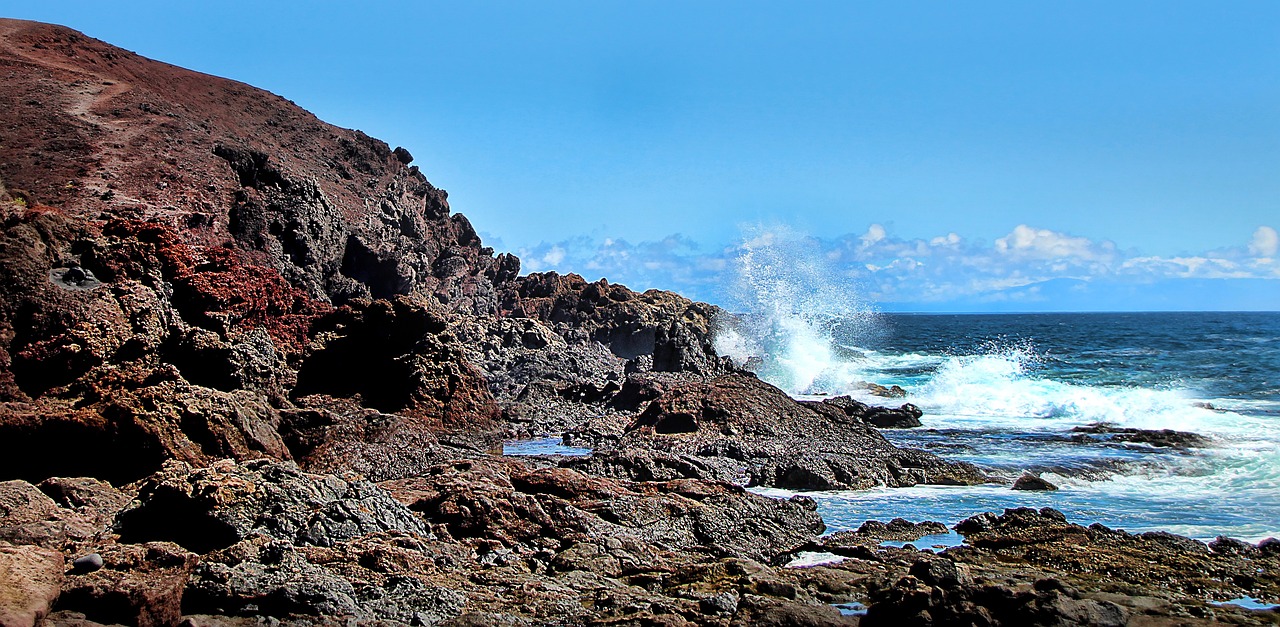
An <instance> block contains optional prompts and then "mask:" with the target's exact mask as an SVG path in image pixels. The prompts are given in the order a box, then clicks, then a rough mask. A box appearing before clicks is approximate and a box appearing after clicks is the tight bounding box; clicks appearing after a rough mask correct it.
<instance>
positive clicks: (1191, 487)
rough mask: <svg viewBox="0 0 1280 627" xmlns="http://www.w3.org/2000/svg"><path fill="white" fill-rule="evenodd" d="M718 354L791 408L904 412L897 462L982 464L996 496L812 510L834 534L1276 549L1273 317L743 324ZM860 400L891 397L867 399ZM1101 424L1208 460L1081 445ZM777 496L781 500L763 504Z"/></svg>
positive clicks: (852, 496) (868, 496) (760, 319)
mask: <svg viewBox="0 0 1280 627" xmlns="http://www.w3.org/2000/svg"><path fill="white" fill-rule="evenodd" d="M717 346H718V349H719V350H720V351H721V352H722V353H724V354H729V355H730V356H734V357H736V358H738V359H739V360H741V361H744V362H745V361H746V360H747V359H751V367H752V369H753V370H755V371H756V372H757V373H758V374H759V375H760V376H761V378H763V379H765V380H767V381H769V382H771V383H773V384H775V385H777V386H779V387H781V388H783V389H784V390H786V391H787V392H789V393H790V394H792V395H793V396H795V397H797V398H823V397H826V396H832V395H839V394H849V395H851V396H854V397H855V398H858V399H860V400H863V401H865V402H869V403H873V404H880V405H896V404H900V403H904V402H910V403H913V404H915V405H916V406H918V407H920V408H921V409H922V410H923V411H924V417H923V418H922V422H923V423H924V424H923V426H922V427H919V428H915V429H897V430H893V429H889V430H884V431H883V433H884V434H885V436H886V437H887V438H889V439H890V440H891V441H893V442H894V443H895V444H897V445H899V446H906V447H914V448H921V449H925V450H928V451H932V452H934V453H936V454H938V455H940V456H942V457H944V458H947V459H954V460H964V461H969V462H972V463H974V464H977V465H978V466H979V467H981V468H983V469H984V470H986V471H987V472H988V473H990V474H992V475H995V476H998V477H1002V478H1004V479H1008V480H1012V479H1014V478H1016V477H1017V476H1019V475H1021V474H1022V473H1024V472H1033V473H1037V474H1040V475H1041V476H1042V477H1044V478H1045V479H1048V480H1049V481H1051V482H1052V483H1054V484H1056V485H1058V486H1059V488H1060V489H1059V490H1057V491H1054V492H1025V491H1014V490H1011V489H1010V488H1009V486H1008V485H995V484H993V485H984V486H974V487H942V486H927V487H914V488H899V489H880V490H869V491H857V492H827V493H809V494H810V495H811V496H814V497H815V498H817V500H818V502H819V509H820V512H821V513H822V514H823V516H824V518H825V519H826V521H827V524H828V526H829V527H830V528H831V529H832V530H840V529H852V528H857V527H858V526H859V525H861V524H862V522H863V521H865V520H869V519H878V520H889V519H891V518H894V517H902V518H907V519H909V520H913V521H919V520H937V521H940V522H944V523H947V524H948V525H951V524H954V523H956V522H959V521H960V520H963V519H964V518H966V517H968V516H971V515H973V514H977V513H980V512H983V511H995V512H999V511H1001V510H1003V509H1004V508H1007V507H1018V506H1031V507H1045V506H1048V507H1053V508H1056V509H1059V510H1061V511H1062V512H1064V513H1065V514H1066V515H1067V516H1068V517H1069V518H1070V519H1071V520H1072V521H1073V522H1078V523H1081V524H1090V523H1094V522H1097V523H1102V524H1104V525H1107V526H1109V527H1113V528H1121V529H1125V530H1127V531H1131V532H1142V531H1154V530H1164V531H1170V532H1173V533H1178V534H1182V535H1187V536H1190V537H1194V538H1201V539H1211V538H1213V537H1216V536H1219V535H1228V536H1232V537H1237V538H1242V539H1246V540H1250V541H1255V542H1256V541H1257V540H1260V539H1262V538H1265V537H1268V536H1280V313H1073V314H992V315H986V314H963V315H959V314H958V315H932V314H930V315H923V314H876V313H870V312H863V313H859V314H856V315H848V314H845V315H824V314H821V313H820V312H819V313H816V314H806V315H801V314H800V313H796V312H795V311H793V310H791V309H787V310H786V312H785V313H784V314H781V315H780V314H778V312H777V311H775V312H772V313H771V314H769V315H761V314H755V315H754V316H748V317H746V318H745V319H744V322H743V324H741V325H738V326H736V327H734V328H726V329H725V330H723V331H722V332H721V334H720V338H719V340H718V342H717ZM865 383H876V384H879V385H884V386H892V385H897V386H900V387H902V388H903V389H904V390H905V392H906V396H905V397H904V398H894V399H887V398H880V397H876V396H873V395H872V394H871V393H870V392H869V391H868V390H867V389H866V386H865ZM1095 423H1108V424H1111V425H1114V426H1117V427H1132V428H1140V429H1175V430H1179V431H1189V432H1193V433H1197V434H1201V435H1205V436H1209V437H1211V438H1212V445H1211V446H1209V447H1206V448H1193V449H1189V450H1172V449H1167V448H1157V447H1152V446H1149V445H1144V444H1125V443H1117V442H1089V443H1081V442H1078V441H1076V440H1074V439H1073V437H1072V436H1073V435H1075V434H1074V433H1073V432H1072V429H1073V428H1075V427H1083V426H1087V425H1091V424H1095ZM761 492H763V493H765V494H773V495H776V496H785V495H786V494H788V493H786V492H783V491H779V490H761Z"/></svg>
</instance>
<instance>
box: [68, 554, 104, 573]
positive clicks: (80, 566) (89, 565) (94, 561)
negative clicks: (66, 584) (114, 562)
mask: <svg viewBox="0 0 1280 627" xmlns="http://www.w3.org/2000/svg"><path fill="white" fill-rule="evenodd" d="M71 568H72V569H73V570H74V571H75V572H78V573H91V572H93V571H95V570H98V569H99V568H102V556H101V555H98V554H97V553H90V554H88V555H82V556H80V557H77V558H76V559H75V560H73V561H72V562H71Z"/></svg>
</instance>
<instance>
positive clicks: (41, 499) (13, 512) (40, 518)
mask: <svg viewBox="0 0 1280 627" xmlns="http://www.w3.org/2000/svg"><path fill="white" fill-rule="evenodd" d="M101 530H102V525H98V524H95V521H94V520H93V519H92V518H86V517H85V516H82V515H80V514H78V513H76V512H74V511H71V510H67V509H63V508H60V507H58V504H57V503H55V502H54V501H53V499H50V498H49V497H48V496H45V494H44V493H43V492H41V491H40V490H39V489H38V488H36V487H35V486H33V485H31V484H30V483H27V482H26V481H3V482H0V541H7V542H12V543H14V544H33V545H37V546H41V547H44V548H49V549H55V550H56V549H62V548H64V547H66V546H69V545H72V544H75V543H77V542H84V541H87V540H89V539H90V538H92V537H93V536H94V535H95V534H96V533H98V532H99V531H101Z"/></svg>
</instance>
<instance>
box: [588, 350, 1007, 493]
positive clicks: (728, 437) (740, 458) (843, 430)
mask: <svg viewBox="0 0 1280 627" xmlns="http://www.w3.org/2000/svg"><path fill="white" fill-rule="evenodd" d="M628 388H630V389H628ZM628 395H629V396H633V397H636V398H642V397H646V396H652V397H653V398H652V400H649V401H648V404H647V405H645V408H644V410H643V411H641V412H640V413H639V414H638V415H637V416H636V417H635V418H634V419H633V420H632V421H631V422H630V423H629V424H626V425H625V427H622V428H621V429H619V427H620V425H619V423H618V421H616V420H612V419H610V418H608V417H605V418H601V419H598V420H595V421H593V422H591V423H588V424H587V425H586V426H585V427H584V428H582V429H579V430H576V431H573V432H570V434H569V437H570V438H571V439H572V441H585V442H593V443H594V444H596V446H598V447H601V448H604V449H616V450H619V451H636V450H641V451H652V452H654V453H655V454H658V455H661V456H670V455H677V456H681V457H685V458H687V459H689V460H691V462H690V464H691V467H695V468H707V469H709V472H706V473H705V475H706V476H716V477H719V478H721V479H724V480H734V479H736V478H740V477H742V478H745V479H746V480H747V482H748V483H749V484H750V485H760V486H771V487H778V488H790V489H798V490H838V489H854V490H857V489H865V488H869V487H873V486H878V485H879V486H892V487H900V486H911V485H917V484H922V483H926V484H945V485H967V484H976V483H982V482H984V481H985V480H986V478H985V476H984V475H983V474H982V473H981V472H980V471H979V470H978V469H977V468H975V467H974V466H972V465H970V464H965V463H955V462H947V461H944V460H942V459H940V458H938V457H937V456H935V455H933V454H931V453H926V452H924V451H917V450H910V449H900V448H897V447H895V446H893V445H892V444H890V443H889V442H888V440H886V439H884V437H883V436H881V435H880V433H879V432H878V431H877V430H876V429H875V428H873V427H872V426H870V425H868V424H867V423H866V422H863V420H862V415H865V413H866V412H865V411H863V412H861V413H857V412H855V413H852V414H851V413H849V412H847V411H846V410H845V409H844V408H843V407H842V406H841V405H840V404H838V403H826V402H824V403H798V402H796V401H794V400H792V399H791V398H790V397H789V396H787V395H786V394H784V393H783V392H782V391H781V390H779V389H777V388H775V387H773V386H771V385H769V384H768V383H765V382H763V381H760V380H759V379H757V378H755V377H754V376H750V375H746V374H729V375H724V376H720V377H716V378H712V379H707V380H695V381H691V382H683V383H680V382H677V383H662V382H655V381H652V380H647V379H644V378H639V377H637V378H634V379H632V380H628V382H627V386H626V387H625V388H624V390H623V391H620V392H619V396H623V397H624V398H625V397H626V396H628ZM614 459H617V458H616V457H614ZM643 466H644V465H642V467H643ZM640 472H649V471H648V470H641V471H640Z"/></svg>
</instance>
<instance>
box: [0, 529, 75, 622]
mask: <svg viewBox="0 0 1280 627" xmlns="http://www.w3.org/2000/svg"><path fill="white" fill-rule="evenodd" d="M64 568H65V566H64V563H63V558H62V554H61V553H59V552H57V551H55V550H52V549H47V548H44V547H38V546H14V545H12V544H9V543H7V542H0V625H4V626H5V627H32V626H33V625H35V624H37V623H39V622H40V619H41V618H43V617H44V616H46V615H47V614H48V613H49V609H50V608H51V607H52V606H53V602H54V600H56V599H57V598H58V593H59V590H60V589H61V586H62V577H63V575H62V572H63V569H64Z"/></svg>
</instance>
